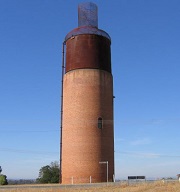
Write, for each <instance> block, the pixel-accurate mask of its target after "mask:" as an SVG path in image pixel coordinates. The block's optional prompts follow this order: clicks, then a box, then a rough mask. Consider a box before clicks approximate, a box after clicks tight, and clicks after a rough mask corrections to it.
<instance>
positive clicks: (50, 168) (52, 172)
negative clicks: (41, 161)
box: [36, 161, 60, 183]
mask: <svg viewBox="0 0 180 192" xmlns="http://www.w3.org/2000/svg"><path fill="white" fill-rule="evenodd" d="M59 172H60V169H59V164H58V162H57V161H55V162H51V164H50V165H46V166H43V167H41V169H40V170H39V177H38V178H37V179H36V181H37V182H38V183H59Z"/></svg>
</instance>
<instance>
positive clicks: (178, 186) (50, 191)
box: [0, 182, 180, 192]
mask: <svg viewBox="0 0 180 192" xmlns="http://www.w3.org/2000/svg"><path fill="white" fill-rule="evenodd" d="M46 186H47V185H46ZM48 186H49V187H50V188H44V185H42V186H41V187H40V188H32V187H31V186H29V188H26V189H25V188H24V189H23V188H22V187H23V186H16V187H17V188H16V189H10V188H7V189H2V188H1V187H0V192H63V191H65V192H96V191H97V192H99V191H100V192H180V183H178V182H169V183H164V184H163V183H162V182H155V183H142V184H135V185H130V186H128V185H127V184H121V185H116V186H106V187H105V186H104V187H94V188H92V187H91V188H88V187H87V188H82V189H81V188H75V189H72V188H70V189H69V188H64V189H57V188H53V187H52V185H48Z"/></svg>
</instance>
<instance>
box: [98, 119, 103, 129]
mask: <svg viewBox="0 0 180 192" xmlns="http://www.w3.org/2000/svg"><path fill="white" fill-rule="evenodd" d="M98 128H99V129H102V128H103V120H102V118H101V117H99V118H98Z"/></svg>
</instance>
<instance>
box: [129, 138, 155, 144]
mask: <svg viewBox="0 0 180 192" xmlns="http://www.w3.org/2000/svg"><path fill="white" fill-rule="evenodd" d="M151 143H152V141H151V140H150V139H149V138H142V139H137V140H135V141H131V142H130V144H131V145H148V144H151Z"/></svg>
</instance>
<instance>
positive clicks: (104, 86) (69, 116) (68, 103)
mask: <svg viewBox="0 0 180 192" xmlns="http://www.w3.org/2000/svg"><path fill="white" fill-rule="evenodd" d="M99 117H101V118H102V119H103V128H102V129H99V128H98V118H99ZM100 161H108V163H109V174H108V179H109V181H112V178H113V174H114V130H113V81H112V75H111V73H109V72H107V71H104V70H99V69H76V70H72V71H69V72H67V73H66V74H65V75H64V90H63V133H62V183H63V184H71V183H72V180H73V183H88V182H90V176H91V180H92V182H106V178H107V175H106V171H107V169H106V164H99V162H100Z"/></svg>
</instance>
